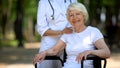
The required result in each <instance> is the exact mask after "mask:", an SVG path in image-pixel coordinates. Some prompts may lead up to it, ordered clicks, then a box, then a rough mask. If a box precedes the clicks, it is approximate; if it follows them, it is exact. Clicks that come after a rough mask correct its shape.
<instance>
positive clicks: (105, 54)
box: [91, 38, 110, 58]
mask: <svg viewBox="0 0 120 68" xmlns="http://www.w3.org/2000/svg"><path fill="white" fill-rule="evenodd" d="M94 45H95V47H96V48H97V50H93V51H91V54H93V55H96V56H99V57H101V58H109V57H110V50H109V48H108V46H107V45H106V43H105V41H104V39H103V38H101V39H99V40H97V41H96V42H95V43H94Z"/></svg>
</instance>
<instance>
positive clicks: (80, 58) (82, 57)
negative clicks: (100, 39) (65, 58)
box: [76, 50, 91, 63]
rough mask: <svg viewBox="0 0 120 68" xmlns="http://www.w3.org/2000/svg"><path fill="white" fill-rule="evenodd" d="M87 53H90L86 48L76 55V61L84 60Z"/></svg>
mask: <svg viewBox="0 0 120 68" xmlns="http://www.w3.org/2000/svg"><path fill="white" fill-rule="evenodd" d="M89 54H91V50H87V51H84V52H82V53H79V54H78V56H77V57H76V61H78V63H80V62H81V61H82V60H86V58H87V56H88V55H89Z"/></svg>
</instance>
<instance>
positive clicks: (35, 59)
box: [33, 51, 46, 65]
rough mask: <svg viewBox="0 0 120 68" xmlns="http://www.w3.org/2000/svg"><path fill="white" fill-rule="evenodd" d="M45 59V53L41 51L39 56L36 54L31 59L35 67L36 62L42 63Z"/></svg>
mask: <svg viewBox="0 0 120 68" xmlns="http://www.w3.org/2000/svg"><path fill="white" fill-rule="evenodd" d="M45 57H46V51H43V52H41V53H39V54H36V55H35V57H34V59H33V64H34V65H35V64H36V63H37V62H40V63H41V62H42V61H43V60H44V59H45Z"/></svg>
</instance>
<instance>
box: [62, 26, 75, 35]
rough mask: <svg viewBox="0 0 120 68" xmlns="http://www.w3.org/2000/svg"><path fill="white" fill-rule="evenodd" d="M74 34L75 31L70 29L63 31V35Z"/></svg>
mask: <svg viewBox="0 0 120 68" xmlns="http://www.w3.org/2000/svg"><path fill="white" fill-rule="evenodd" d="M72 32H73V30H72V29H71V28H70V27H69V28H68V27H67V28H65V29H64V30H63V31H62V33H63V34H70V33H72Z"/></svg>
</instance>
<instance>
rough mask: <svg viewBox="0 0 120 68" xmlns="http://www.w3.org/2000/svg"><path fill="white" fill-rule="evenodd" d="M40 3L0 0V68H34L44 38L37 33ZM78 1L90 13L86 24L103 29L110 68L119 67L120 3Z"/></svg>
mask: <svg viewBox="0 0 120 68" xmlns="http://www.w3.org/2000/svg"><path fill="white" fill-rule="evenodd" d="M38 1H39V0H0V68H16V67H15V65H16V66H17V67H20V68H34V66H33V65H32V59H33V56H34V54H35V53H38V50H39V47H40V39H41V36H40V35H39V34H38V33H37V32H36V30H35V25H36V23H37V22H36V20H37V18H36V17H37V8H38ZM78 1H79V2H82V3H83V4H84V5H85V6H86V7H87V10H88V12H89V21H88V23H87V25H92V26H95V27H97V28H99V29H100V30H101V32H102V33H103V35H104V37H105V41H106V43H107V44H108V46H109V48H110V50H111V53H112V54H111V58H110V59H108V65H107V66H108V67H107V68H120V65H119V64H120V0H78ZM113 63H114V64H113ZM21 66H23V67H21ZM25 66H26V67H25Z"/></svg>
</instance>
